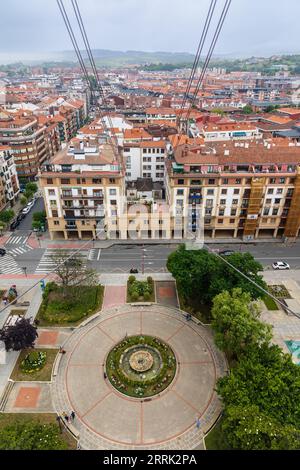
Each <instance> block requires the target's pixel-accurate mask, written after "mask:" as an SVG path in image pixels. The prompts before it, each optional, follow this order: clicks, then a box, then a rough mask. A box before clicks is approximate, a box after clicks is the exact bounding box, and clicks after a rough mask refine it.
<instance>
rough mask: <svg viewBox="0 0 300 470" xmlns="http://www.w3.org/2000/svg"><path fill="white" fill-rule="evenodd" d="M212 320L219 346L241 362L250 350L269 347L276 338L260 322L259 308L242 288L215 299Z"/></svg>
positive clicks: (265, 325) (269, 329) (224, 293)
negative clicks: (258, 346) (240, 356)
mask: <svg viewBox="0 0 300 470" xmlns="http://www.w3.org/2000/svg"><path fill="white" fill-rule="evenodd" d="M212 318H213V321H212V329H213V330H214V333H215V342H216V345H217V346H218V347H219V348H220V349H221V350H222V351H225V352H226V353H227V354H228V355H229V356H230V357H234V358H237V357H238V356H239V355H240V354H242V353H243V352H245V350H246V349H247V348H248V347H249V346H251V345H256V344H262V343H269V342H270V340H271V338H272V334H271V327H270V326H269V325H267V324H266V323H262V322H260V321H259V309H258V307H257V304H255V303H253V302H252V301H251V296H250V294H249V293H246V292H243V291H242V290H241V289H240V288H239V289H233V291H232V293H229V292H228V291H224V292H222V293H221V294H219V295H217V296H216V297H215V298H214V300H213V308H212Z"/></svg>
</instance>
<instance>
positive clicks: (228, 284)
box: [167, 245, 267, 304]
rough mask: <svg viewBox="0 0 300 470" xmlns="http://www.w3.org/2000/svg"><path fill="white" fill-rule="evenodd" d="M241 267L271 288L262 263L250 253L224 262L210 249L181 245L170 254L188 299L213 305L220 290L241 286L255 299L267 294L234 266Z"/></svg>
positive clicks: (170, 264) (170, 262) (171, 266)
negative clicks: (263, 276)
mask: <svg viewBox="0 0 300 470" xmlns="http://www.w3.org/2000/svg"><path fill="white" fill-rule="evenodd" d="M227 262H229V263H230V264H232V265H233V266H234V267H236V268H237V269H239V270H240V271H241V272H242V273H244V274H245V275H246V276H248V277H249V278H250V279H251V280H252V281H254V282H256V283H257V284H258V285H259V286H261V287H263V288H265V289H266V288H267V285H266V283H265V282H264V280H263V278H262V276H260V275H259V274H258V273H259V272H260V271H262V270H263V267H262V266H261V264H260V263H258V262H257V261H255V259H254V258H253V256H252V255H251V254H250V253H234V254H233V255H231V256H228V257H227V258H226V260H225V259H224V261H223V260H222V259H220V258H218V257H217V256H215V255H214V254H213V253H209V252H208V251H207V250H204V249H202V250H187V249H186V248H185V246H184V245H181V246H180V247H179V248H178V249H177V250H176V251H174V252H173V253H171V254H170V255H169V257H168V261H167V268H168V270H169V271H170V272H171V273H172V275H173V276H174V277H175V279H176V282H177V286H178V289H179V292H180V295H181V296H182V298H183V299H184V301H185V302H196V303H200V304H201V303H202V304H205V303H208V304H211V303H212V300H213V298H214V297H215V296H216V295H218V294H220V292H222V291H224V290H227V291H231V290H232V289H233V288H235V287H240V288H241V289H242V290H243V291H244V292H249V293H250V295H251V298H252V299H257V298H259V297H260V296H262V295H263V293H262V292H261V290H260V289H259V288H258V287H256V286H255V285H254V284H252V283H251V282H250V281H249V280H247V279H245V278H244V277H243V276H242V275H241V274H240V273H238V272H236V271H235V270H234V269H233V268H232V267H230V266H229V265H228V264H227Z"/></svg>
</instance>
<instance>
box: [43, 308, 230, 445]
mask: <svg viewBox="0 0 300 470" xmlns="http://www.w3.org/2000/svg"><path fill="white" fill-rule="evenodd" d="M126 334H127V335H128V336H131V335H140V334H141V335H142V334H147V335H153V336H156V337H158V338H160V339H162V340H163V341H165V342H166V343H168V344H169V345H170V346H171V348H172V349H173V351H174V353H175V355H176V358H177V372H176V375H175V378H174V380H173V382H172V383H171V385H170V386H169V387H168V388H167V389H166V390H165V391H163V392H162V393H161V394H160V395H156V396H154V397H152V398H150V399H140V398H138V399H136V398H131V397H128V396H126V395H123V394H121V393H120V392H118V391H117V390H115V389H114V388H113V386H112V385H111V384H110V382H109V381H108V379H105V378H104V364H105V361H106V357H107V354H108V353H109V351H110V350H111V349H112V347H114V345H115V344H116V343H118V342H119V341H120V340H122V339H123V338H124V337H125V335H126ZM64 348H65V349H66V351H67V353H66V354H65V355H63V356H60V363H59V365H58V367H56V369H57V370H56V372H55V374H54V377H53V383H52V399H53V404H54V407H55V409H56V411H57V412H58V413H60V414H62V413H63V412H70V411H71V410H74V411H75V413H76V419H75V421H74V427H75V428H76V429H77V432H78V433H79V435H80V439H79V442H80V445H81V447H82V448H85V449H196V448H200V447H201V445H202V439H203V435H204V434H205V433H206V432H207V431H208V430H209V429H210V428H211V426H212V425H213V424H214V422H215V421H216V419H217V417H218V416H219V413H220V411H221V404H220V402H219V399H218V397H217V395H216V392H215V391H214V388H215V384H216V380H217V379H218V377H220V376H221V375H224V374H225V373H226V370H227V367H226V363H225V360H224V357H223V355H222V354H221V353H220V352H219V351H217V350H216V348H215V346H214V343H213V339H212V336H211V333H210V331H209V330H208V329H206V328H205V327H202V326H200V325H197V324H195V323H194V322H187V321H186V318H185V316H184V315H182V313H181V312H180V311H179V310H177V309H175V308H168V307H164V306H159V305H153V306H150V307H149V306H147V307H146V306H145V307H142V306H135V307H131V306H129V305H124V306H121V307H117V308H111V309H107V310H105V311H102V312H101V314H99V315H96V316H95V317H94V318H92V319H91V320H90V321H88V323H87V324H86V325H85V326H81V327H80V328H77V329H76V331H74V333H72V335H71V336H70V337H69V339H68V340H67V341H66V342H65V344H64ZM199 417H200V421H201V427H200V429H197V428H196V419H197V418H199Z"/></svg>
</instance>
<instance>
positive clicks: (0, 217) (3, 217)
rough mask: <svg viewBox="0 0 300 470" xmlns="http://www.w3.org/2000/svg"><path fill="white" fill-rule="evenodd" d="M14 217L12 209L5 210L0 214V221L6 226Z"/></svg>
mask: <svg viewBox="0 0 300 470" xmlns="http://www.w3.org/2000/svg"><path fill="white" fill-rule="evenodd" d="M14 216H15V213H14V211H13V210H12V209H7V210H6V211H2V212H1V213H0V221H1V222H4V223H6V224H8V223H9V222H10V221H11V220H12V219H13V218H14Z"/></svg>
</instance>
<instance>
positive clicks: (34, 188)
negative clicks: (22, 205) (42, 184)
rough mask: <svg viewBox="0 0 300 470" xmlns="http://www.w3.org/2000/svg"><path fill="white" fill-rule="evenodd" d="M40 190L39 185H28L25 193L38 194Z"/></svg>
mask: <svg viewBox="0 0 300 470" xmlns="http://www.w3.org/2000/svg"><path fill="white" fill-rule="evenodd" d="M37 190H38V185H37V184H36V183H27V184H26V187H25V192H27V191H28V192H30V193H33V194H34V193H36V192H37Z"/></svg>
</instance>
